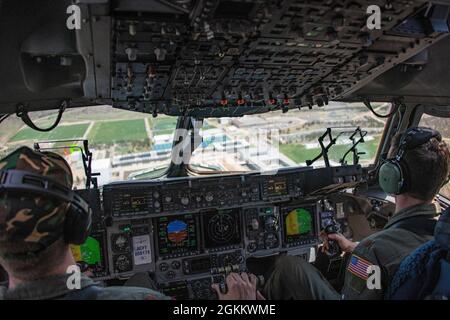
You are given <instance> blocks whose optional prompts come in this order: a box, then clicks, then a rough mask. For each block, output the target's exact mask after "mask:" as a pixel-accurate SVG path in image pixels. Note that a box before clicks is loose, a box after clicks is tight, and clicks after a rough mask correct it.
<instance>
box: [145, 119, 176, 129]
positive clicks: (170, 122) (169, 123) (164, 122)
mask: <svg viewBox="0 0 450 320" xmlns="http://www.w3.org/2000/svg"><path fill="white" fill-rule="evenodd" d="M150 124H151V125H152V126H153V131H154V132H157V131H169V130H170V132H173V130H174V129H175V127H176V125H177V118H175V117H158V118H155V119H151V121H150Z"/></svg>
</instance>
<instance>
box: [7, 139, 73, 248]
mask: <svg viewBox="0 0 450 320" xmlns="http://www.w3.org/2000/svg"><path fill="white" fill-rule="evenodd" d="M8 169H17V170H23V171H29V172H31V173H34V174H40V175H43V176H45V177H47V178H50V179H53V180H54V181H56V182H59V183H60V184H62V185H64V186H66V187H67V188H72V182H73V178H72V173H71V170H70V167H69V165H68V164H67V162H66V161H65V160H64V158H63V157H61V156H60V155H58V154H56V153H51V152H45V153H42V152H37V151H33V150H32V149H30V148H28V147H21V148H19V149H17V150H16V151H14V152H12V153H10V154H9V155H8V156H6V157H5V158H3V159H2V160H0V170H8ZM68 208H69V203H67V202H61V201H57V200H54V199H48V198H45V197H43V196H41V195H38V194H31V193H27V192H17V191H14V192H13V191H2V192H0V246H1V242H2V241H8V242H11V241H16V242H20V241H24V242H27V243H36V244H39V245H41V246H40V247H48V246H49V245H51V244H52V243H54V242H55V241H56V240H58V239H59V238H61V237H62V236H63V232H64V220H65V215H66V212H67V209H68Z"/></svg>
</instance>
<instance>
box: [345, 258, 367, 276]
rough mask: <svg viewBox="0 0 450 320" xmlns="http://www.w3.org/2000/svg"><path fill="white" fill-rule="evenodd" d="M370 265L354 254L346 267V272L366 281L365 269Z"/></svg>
mask: <svg viewBox="0 0 450 320" xmlns="http://www.w3.org/2000/svg"><path fill="white" fill-rule="evenodd" d="M371 265H372V263H371V262H369V261H367V260H365V259H363V258H361V257H359V256H357V255H356V254H352V256H351V258H350V261H349V263H348V266H347V271H348V272H350V273H352V274H353V275H355V276H356V277H358V278H361V279H362V280H364V281H366V280H367V278H368V274H367V268H368V267H369V266H371Z"/></svg>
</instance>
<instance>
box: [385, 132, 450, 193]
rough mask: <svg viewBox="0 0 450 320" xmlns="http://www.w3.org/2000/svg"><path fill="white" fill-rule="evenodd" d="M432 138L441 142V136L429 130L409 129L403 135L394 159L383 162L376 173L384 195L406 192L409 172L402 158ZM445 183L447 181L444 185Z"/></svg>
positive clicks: (408, 184) (408, 183)
mask: <svg viewBox="0 0 450 320" xmlns="http://www.w3.org/2000/svg"><path fill="white" fill-rule="evenodd" d="M432 138H436V139H437V140H438V141H442V136H441V134H440V133H439V132H438V131H436V130H433V129H430V128H423V127H416V128H410V129H408V130H407V131H406V132H405V133H404V134H403V136H402V137H401V138H400V143H399V147H398V150H397V154H396V155H395V157H394V158H391V159H387V160H385V162H384V163H383V164H382V166H381V167H380V170H379V172H378V182H379V184H380V187H381V188H382V189H383V190H384V191H385V192H386V193H389V194H402V193H405V192H407V190H408V187H409V186H410V181H409V179H410V172H409V170H408V166H407V164H406V163H405V162H404V161H402V160H403V156H404V155H405V152H406V151H407V150H411V149H414V148H417V147H418V146H421V145H423V144H424V143H427V142H428V141H430V140H431V139H432ZM447 182H448V180H447V181H446V182H445V183H447ZM445 183H444V184H445Z"/></svg>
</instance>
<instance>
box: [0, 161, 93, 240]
mask: <svg viewBox="0 0 450 320" xmlns="http://www.w3.org/2000/svg"><path fill="white" fill-rule="evenodd" d="M0 191H15V192H29V193H33V194H38V195H42V196H46V197H48V198H51V199H55V200H59V201H63V202H67V203H69V205H70V207H69V209H68V211H67V214H66V217H65V222H64V240H65V241H66V242H67V243H70V244H75V245H81V244H83V243H84V242H85V241H86V238H87V236H88V235H89V231H90V227H91V223H92V212H91V209H90V207H89V204H88V203H87V202H86V201H85V200H84V199H83V198H81V197H80V196H78V195H77V194H76V193H75V192H74V191H72V190H71V189H70V188H67V187H66V186H64V185H62V184H60V183H57V182H55V181H54V180H53V179H50V178H48V177H44V176H42V175H39V174H35V173H31V172H28V171H24V170H16V169H8V170H2V171H0Z"/></svg>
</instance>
